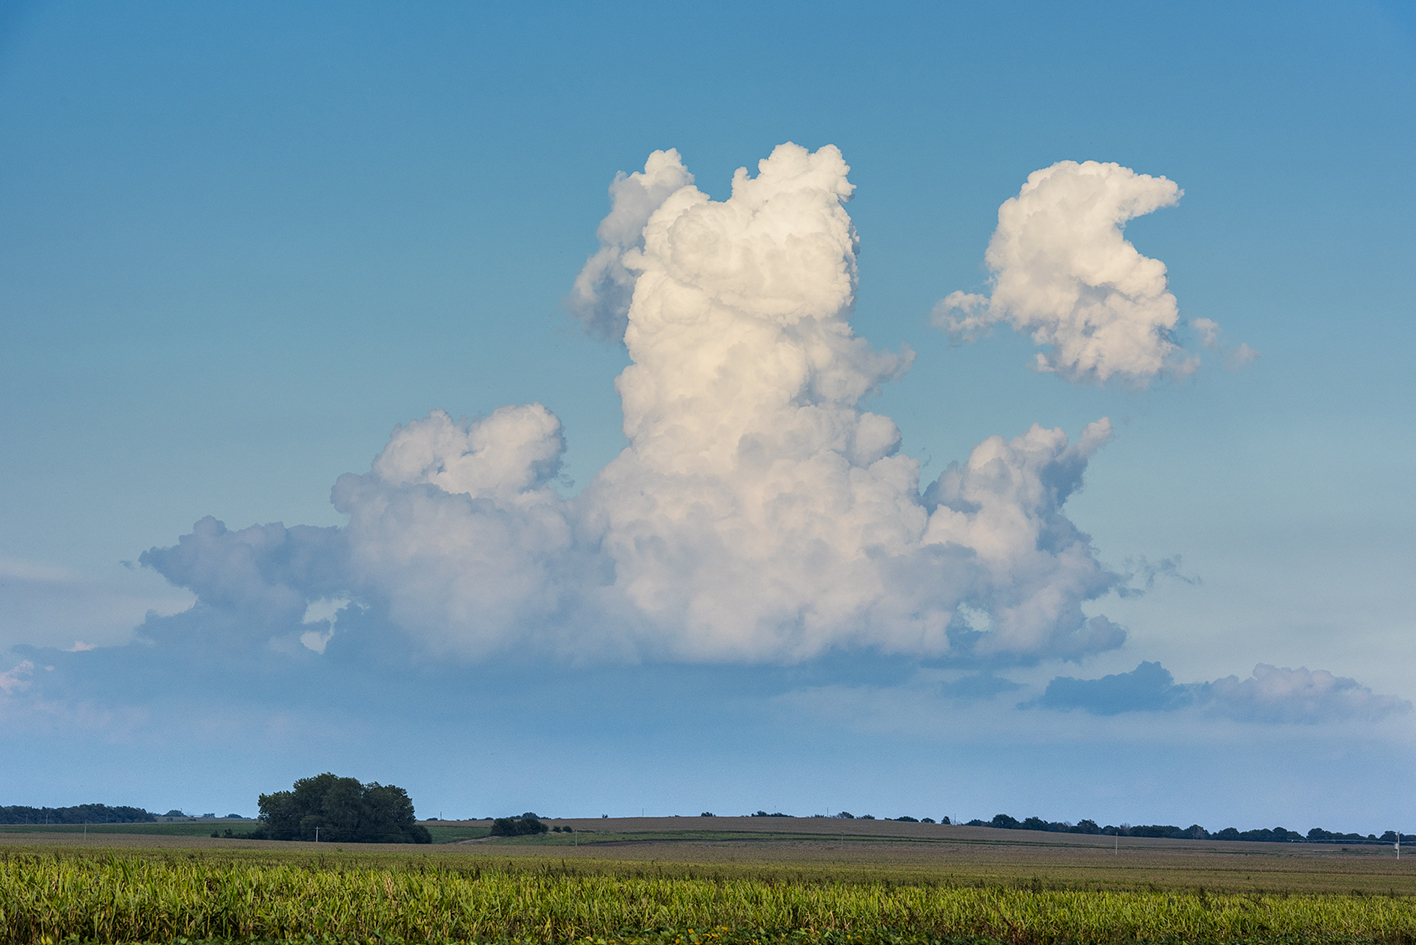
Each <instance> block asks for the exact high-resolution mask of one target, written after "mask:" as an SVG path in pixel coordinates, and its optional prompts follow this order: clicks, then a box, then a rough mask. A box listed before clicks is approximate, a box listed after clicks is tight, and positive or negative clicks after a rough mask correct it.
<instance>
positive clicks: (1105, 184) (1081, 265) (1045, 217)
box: [933, 161, 1212, 385]
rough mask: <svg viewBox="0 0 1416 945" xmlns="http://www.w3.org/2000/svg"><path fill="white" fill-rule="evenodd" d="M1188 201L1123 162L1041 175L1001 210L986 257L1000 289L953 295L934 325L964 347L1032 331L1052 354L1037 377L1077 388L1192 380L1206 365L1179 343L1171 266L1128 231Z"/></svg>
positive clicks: (1064, 165) (1069, 164)
mask: <svg viewBox="0 0 1416 945" xmlns="http://www.w3.org/2000/svg"><path fill="white" fill-rule="evenodd" d="M1182 193H1183V191H1181V190H1180V188H1179V187H1177V186H1176V185H1175V183H1174V182H1173V181H1170V180H1167V179H1166V178H1164V177H1151V176H1150V175H1147V174H1137V173H1136V172H1135V171H1133V170H1131V169H1130V168H1127V167H1122V166H1120V165H1119V164H1100V163H1098V162H1096V161H1087V162H1085V163H1082V164H1078V163H1077V162H1075V161H1060V162H1058V163H1056V164H1054V165H1052V166H1051V167H1048V168H1044V169H1042V170H1039V171H1034V172H1033V173H1032V174H1030V175H1028V180H1027V183H1026V184H1024V185H1023V188H1022V190H1021V191H1020V192H1019V193H1018V196H1016V197H1013V198H1011V199H1009V200H1007V201H1006V202H1004V204H1003V205H1002V206H1001V207H999V208H998V228H997V230H995V231H994V233H993V238H992V240H991V241H990V242H989V244H988V251H987V254H986V255H985V257H984V258H985V261H986V263H987V264H988V268H989V269H990V270H991V272H992V274H993V276H992V291H991V292H990V293H989V294H988V295H982V294H978V293H965V292H954V293H951V294H950V295H948V296H947V297H946V298H944V299H943V300H942V301H941V302H939V303H938V305H936V306H935V309H934V316H933V320H934V323H935V325H936V326H938V327H940V328H942V329H944V330H945V331H948V332H949V333H950V334H952V335H953V336H954V337H956V338H958V339H961V340H966V341H973V340H975V339H977V338H978V337H979V336H980V335H982V334H983V333H985V332H986V331H988V329H990V328H991V327H992V326H993V325H995V324H999V323H1003V324H1007V325H1011V326H1012V327H1013V328H1014V329H1015V330H1017V331H1023V332H1028V333H1030V334H1031V335H1032V339H1033V341H1034V342H1035V343H1036V344H1038V345H1039V346H1041V347H1044V348H1045V349H1046V350H1045V351H1042V352H1039V353H1038V354H1037V363H1036V366H1037V368H1038V369H1039V370H1042V371H1048V372H1052V373H1056V374H1058V375H1060V376H1061V377H1063V378H1066V379H1067V380H1070V381H1080V382H1105V381H1107V380H1109V379H1111V378H1113V377H1115V378H1118V379H1122V380H1124V381H1126V382H1128V383H1132V384H1137V385H1144V384H1146V383H1148V382H1149V381H1150V380H1151V379H1153V378H1155V377H1156V376H1158V375H1160V374H1164V373H1170V374H1176V375H1183V374H1188V373H1190V372H1192V371H1193V370H1194V369H1195V367H1196V366H1197V365H1198V360H1197V359H1196V358H1195V357H1194V356H1193V355H1190V354H1187V353H1186V352H1185V351H1184V349H1182V348H1180V347H1179V346H1177V345H1176V344H1175V343H1174V342H1173V341H1172V340H1171V332H1172V330H1173V329H1174V328H1175V324H1176V321H1177V319H1178V317H1179V310H1178V307H1177V304H1176V301H1175V296H1174V295H1172V294H1171V292H1170V290H1169V288H1168V286H1167V282H1166V269H1165V264H1164V263H1162V262H1161V261H1160V260H1158V259H1151V258H1149V257H1146V256H1143V255H1141V254H1140V253H1139V252H1138V251H1137V250H1136V248H1135V247H1134V246H1133V245H1131V243H1130V242H1129V241H1127V240H1126V238H1125V235H1124V234H1123V231H1122V228H1123V227H1124V226H1125V224H1126V221H1128V220H1130V219H1132V218H1134V217H1138V216H1142V215H1144V214H1147V213H1150V212H1152V211H1154V210H1157V209H1159V208H1161V207H1168V206H1173V205H1174V204H1175V203H1176V202H1178V201H1179V199H1180V196H1181V194H1182ZM1211 324H1212V323H1211Z"/></svg>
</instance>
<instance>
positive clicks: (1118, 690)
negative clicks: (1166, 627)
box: [1024, 663, 1195, 715]
mask: <svg viewBox="0 0 1416 945" xmlns="http://www.w3.org/2000/svg"><path fill="white" fill-rule="evenodd" d="M1194 701H1195V695H1194V692H1193V691H1192V689H1191V687H1189V686H1177V685H1176V684H1175V677H1174V676H1171V675H1170V670H1168V669H1166V668H1165V667H1164V666H1161V665H1160V664H1159V663H1142V664H1141V665H1140V666H1137V667H1136V668H1135V669H1133V670H1131V671H1130V672H1129V673H1115V674H1113V675H1111V676H1103V677H1101V678H1100V679H1076V678H1074V677H1072V676H1058V677H1057V678H1056V679H1054V680H1052V682H1050V683H1048V684H1047V689H1046V691H1044V692H1043V694H1042V695H1041V696H1038V697H1037V698H1036V699H1034V700H1032V701H1031V702H1026V703H1024V705H1025V706H1029V707H1032V706H1036V707H1038V708H1043V709H1061V710H1062V711H1064V712H1069V711H1071V710H1073V709H1082V710H1083V711H1086V712H1090V713H1091V714H1092V715H1119V714H1121V713H1122V712H1167V711H1170V710H1172V709H1182V708H1184V707H1185V706H1187V705H1191V704H1193V703H1194Z"/></svg>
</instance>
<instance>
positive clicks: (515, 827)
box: [492, 814, 550, 837]
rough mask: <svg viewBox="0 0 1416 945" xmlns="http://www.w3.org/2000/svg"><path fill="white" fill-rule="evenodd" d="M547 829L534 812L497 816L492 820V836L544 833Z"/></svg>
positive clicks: (523, 835)
mask: <svg viewBox="0 0 1416 945" xmlns="http://www.w3.org/2000/svg"><path fill="white" fill-rule="evenodd" d="M549 829H550V828H549V827H547V826H546V825H545V824H544V823H542V822H541V821H540V820H539V819H538V818H537V817H536V815H535V814H529V815H528V814H522V815H521V816H520V817H498V818H497V819H496V820H494V821H492V836H494V837H525V836H532V835H535V834H538V833H545V832H546V831H547V830H549Z"/></svg>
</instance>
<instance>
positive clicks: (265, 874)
mask: <svg viewBox="0 0 1416 945" xmlns="http://www.w3.org/2000/svg"><path fill="white" fill-rule="evenodd" d="M214 842H215V841H213V843H214ZM481 846H482V845H478V848H479V849H480V847H481ZM422 849H423V850H424V851H426V850H427V847H423V848H422ZM511 849H512V848H510V847H508V848H507V850H508V852H510V850H511ZM66 938H76V939H78V940H82V941H92V942H99V941H102V942H158V941H163V942H172V941H177V940H181V939H186V940H189V941H242V942H254V941H274V940H281V941H288V940H293V939H300V940H305V939H307V938H313V939H316V940H320V941H326V942H335V941H338V942H355V941H360V942H362V941H372V940H375V939H379V940H383V941H387V940H402V941H406V942H452V941H480V942H493V941H515V942H526V943H554V942H581V943H584V945H600V943H601V942H602V941H603V942H604V943H605V945H608V943H610V942H612V941H622V942H631V941H642V942H645V943H649V945H653V943H663V945H695V943H698V945H715V943H717V945H731V943H735V942H746V941H771V942H797V941H800V942H823V943H828V945H829V943H841V945H856V943H866V945H868V943H870V942H881V943H885V942H892V943H893V942H906V941H926V940H928V941H944V940H967V941H977V940H980V939H988V940H993V941H1003V942H1008V943H1014V945H1052V943H1064V942H1067V943H1107V945H1110V943H1124V942H1179V941H1187V942H1216V943H1219V942H1223V943H1235V945H1238V943H1248V942H1283V943H1296V942H1339V941H1341V942H1388V943H1413V942H1416V900H1413V899H1412V898H1411V897H1409V896H1404V895H1391V896H1372V895H1351V894H1335V893H1298V894H1292V893H1287V892H1266V893H1258V892H1248V893H1223V892H1215V891H1213V890H1211V889H1209V888H1205V887H1191V888H1162V887H1156V888H1154V889H1146V888H1132V889H1106V888H1096V887H1092V888H1084V887H1082V886H1078V885H1069V884H1066V883H1056V882H1052V881H1049V880H1046V879H1044V878H1042V877H1041V876H1037V875H1034V876H1033V877H1030V878H1022V877H1020V878H1017V879H1014V880H1009V881H995V880H990V879H986V878H973V879H969V878H966V877H965V876H963V875H958V874H956V875H953V876H950V875H939V874H934V875H932V876H931V875H925V874H921V873H911V872H908V871H898V870H896V871H891V870H861V869H853V868H845V867H840V866H834V867H832V866H817V867H806V868H803V867H790V866H782V865H774V864H737V865H734V864H718V865H709V866H703V865H690V864H656V863H643V862H629V861H594V860H564V861H559V860H535V859H508V858H507V857H506V856H499V857H496V858H491V857H487V856H482V855H476V856H473V855H457V854H450V853H442V854H438V853H432V854H428V853H421V854H420V853H414V852H412V848H403V850H402V851H400V852H396V853H395V852H383V851H378V850H367V851H366V850H355V849H345V850H338V849H336V850H332V851H327V852H321V853H314V852H310V851H292V850H289V849H288V848H286V849H280V850H277V849H275V848H273V847H262V848H260V849H235V848H224V849H223V848H221V847H219V846H218V847H213V848H210V849H208V850H202V851H190V850H189V851H181V850H167V851H152V850H149V851H127V852H122V853H119V852H115V851H103V850H87V851H79V850H59V849H54V850H52V851H50V852H43V853H41V852H34V851H32V850H26V851H21V850H17V849H16V848H13V847H10V848H0V942H5V943H25V945H28V943H43V942H59V941H62V940H64V939H66Z"/></svg>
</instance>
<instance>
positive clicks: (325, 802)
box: [244, 772, 433, 843]
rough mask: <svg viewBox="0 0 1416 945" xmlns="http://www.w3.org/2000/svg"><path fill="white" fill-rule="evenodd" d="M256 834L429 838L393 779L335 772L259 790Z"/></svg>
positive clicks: (351, 839)
mask: <svg viewBox="0 0 1416 945" xmlns="http://www.w3.org/2000/svg"><path fill="white" fill-rule="evenodd" d="M259 803H260V809H261V812H260V817H259V818H258V819H259V821H260V824H259V826H257V827H256V829H255V830H253V831H251V832H250V833H248V834H245V835H244V836H246V837H249V838H251V839H255V840H315V839H318V840H322V841H324V840H327V841H329V842H331V843H432V842H433V837H432V835H431V834H430V833H428V828H427V827H424V826H422V825H421V824H418V823H415V822H414V817H413V802H412V801H411V800H409V798H408V792H406V791H404V790H403V788H401V787H397V786H396V785H392V784H379V783H378V782H377V781H372V782H370V783H368V784H360V783H359V781H358V779H356V778H341V777H336V776H335V775H333V774H330V773H328V772H326V773H324V774H320V775H316V776H315V777H313V778H301V779H300V780H298V781H296V782H295V785H294V787H293V788H292V789H291V790H289V791H276V792H275V793H274V794H262V795H261V796H260V802H259Z"/></svg>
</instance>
